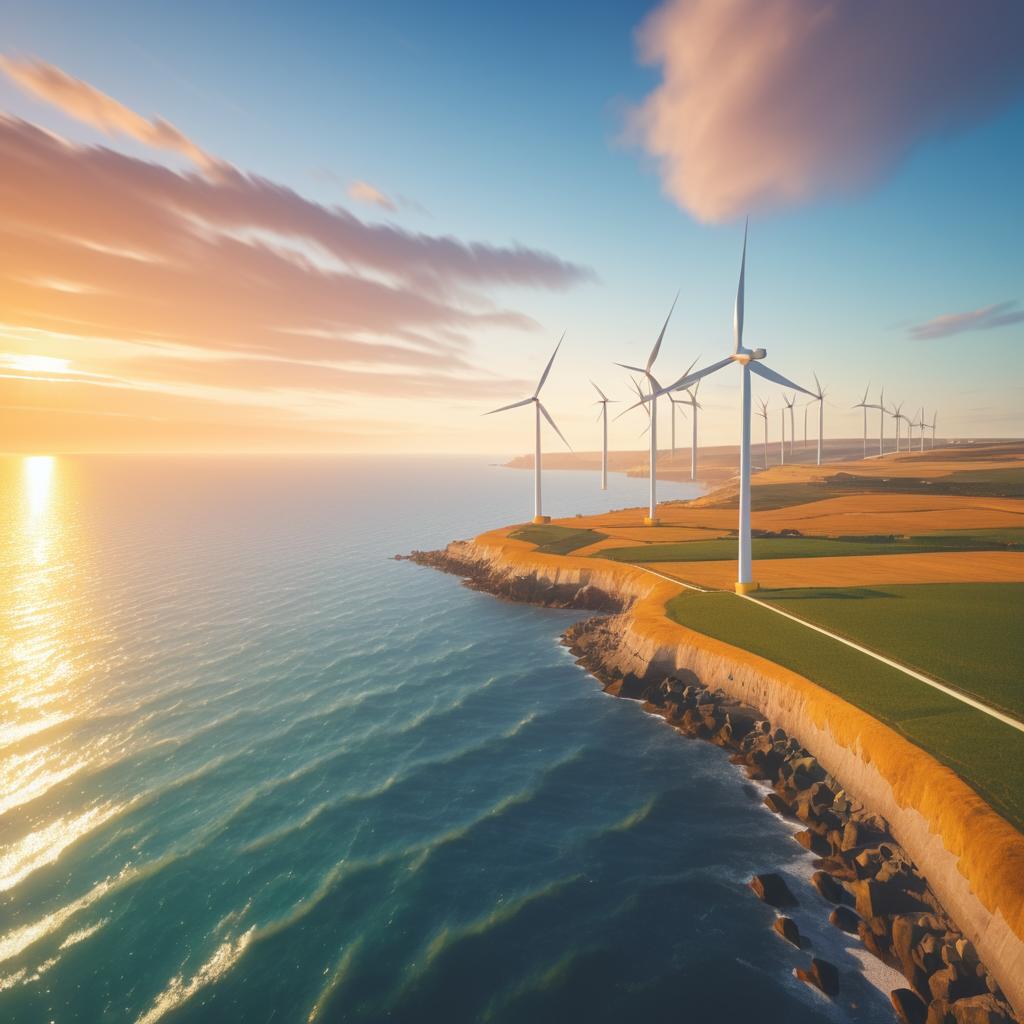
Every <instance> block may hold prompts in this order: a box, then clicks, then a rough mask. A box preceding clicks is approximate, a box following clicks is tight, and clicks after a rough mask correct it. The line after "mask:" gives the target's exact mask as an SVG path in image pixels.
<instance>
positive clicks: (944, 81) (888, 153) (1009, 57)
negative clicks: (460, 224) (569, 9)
mask: <svg viewBox="0 0 1024 1024" xmlns="http://www.w3.org/2000/svg"><path fill="white" fill-rule="evenodd" d="M1022 35H1024V4H1021V3H1020V2H1019V0H976V2H973V3H964V2H962V0H900V2H899V3H896V4H894V3H890V2H888V0H668V2H666V3H664V4H663V5H662V6H661V7H660V8H658V9H657V10H656V11H655V12H654V13H653V14H651V15H650V16H649V17H648V18H647V20H646V21H645V22H644V23H643V25H642V26H641V28H640V30H639V33H638V41H639V47H640V53H641V57H642V59H643V60H644V61H645V62H647V63H650V64H655V65H659V66H660V67H661V71H662V82H661V84H660V85H659V86H658V87H657V88H656V89H655V90H654V91H653V92H652V93H651V94H650V95H649V96H648V97H647V99H646V100H645V101H644V102H643V104H642V105H641V106H640V108H639V109H638V110H636V111H635V112H634V115H633V118H632V120H631V129H632V133H633V134H634V136H635V137H636V138H637V139H638V140H639V141H640V142H641V143H642V145H643V146H644V147H645V148H646V149H647V150H648V151H649V152H650V153H651V154H652V155H653V156H654V157H655V158H656V159H657V161H658V163H659V166H660V169H661V174H662V178H663V181H664V186H665V190H666V191H667V193H668V194H669V195H670V196H671V197H672V198H673V199H675V200H676V201H677V202H678V203H679V204H680V205H681V206H683V207H684V208H686V209H687V210H689V211H690V212H691V213H692V214H693V215H694V216H695V217H697V218H698V219H699V220H702V221H710V222H716V221H723V220H729V219H731V218H733V217H737V216H739V215H741V214H743V213H746V212H748V211H751V210H764V209H770V208H777V207H786V206H792V205H795V204H799V203H802V202H806V201H809V200H812V199H815V198H817V197H820V196H828V195H835V194H843V193H851V192H854V191H857V190H859V189H862V188H864V187H866V186H867V185H870V184H871V183H873V182H874V181H876V180H877V179H878V178H879V177H880V176H882V175H883V174H884V173H885V172H886V171H888V170H889V169H891V168H892V167H893V166H894V165H895V164H897V163H898V162H899V161H900V160H901V159H902V158H903V157H904V156H905V155H906V153H907V152H908V151H909V150H910V149H911V148H912V147H913V146H914V145H915V144H916V143H917V142H919V141H920V140H922V139H924V138H926V137H928V136H932V135H935V134H938V133H941V132H944V131H949V130H953V129H957V128H961V127H963V126H965V125H968V124H970V123H972V122H974V121H976V120H978V119H980V118H982V117H984V116H986V115H988V114H990V113H991V112H992V111H994V110H995V109H997V108H998V107H999V106H1000V105H1002V104H1003V103H1005V102H1007V101H1008V100H1009V99H1011V98H1012V97H1013V96H1014V95H1016V94H1017V93H1018V92H1019V91H1020V89H1021V86H1022V84H1024V61H1022V60H1021V54H1020V39H1021V36H1022Z"/></svg>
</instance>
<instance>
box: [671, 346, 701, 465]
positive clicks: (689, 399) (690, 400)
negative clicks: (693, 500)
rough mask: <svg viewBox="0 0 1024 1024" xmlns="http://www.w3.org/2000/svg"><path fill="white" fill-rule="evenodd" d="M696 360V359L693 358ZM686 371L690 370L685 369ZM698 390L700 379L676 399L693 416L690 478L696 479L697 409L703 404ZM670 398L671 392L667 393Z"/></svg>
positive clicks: (691, 365)
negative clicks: (686, 406) (688, 408)
mask: <svg viewBox="0 0 1024 1024" xmlns="http://www.w3.org/2000/svg"><path fill="white" fill-rule="evenodd" d="M694 362H696V360H694ZM693 365H694V364H693V363H691V364H690V370H692V369H693ZM686 372H687V373H689V372H690V371H689V370H687V371H686ZM699 390H700V381H697V386H696V387H694V388H687V390H686V391H685V392H684V394H685V395H686V398H680V399H679V400H678V401H679V402H680V403H681V404H683V405H688V406H689V407H690V415H691V416H692V417H693V424H692V427H693V435H692V437H691V438H690V479H691V480H696V479H697V410H698V409H703V408H704V406H703V405H701V404H700V402H698V401H697V392H698V391H699ZM669 397H670V398H671V397H672V395H671V392H670V393H669Z"/></svg>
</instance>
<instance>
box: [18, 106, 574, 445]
mask: <svg viewBox="0 0 1024 1024" xmlns="http://www.w3.org/2000/svg"><path fill="white" fill-rule="evenodd" d="M110 102H112V103H113V102H114V101H110ZM115 106H116V107H117V108H118V109H122V110H125V109H127V108H123V107H121V106H120V105H119V104H115ZM129 113H130V112H129ZM97 116H98V115H97ZM153 123H158V122H153ZM179 135H180V133H179ZM182 138H183V136H182ZM170 148H177V147H170ZM201 166H202V165H201ZM204 170H205V167H204ZM0 176H2V183H3V187H2V188H0V249H2V250H3V251H4V252H7V253H17V260H16V261H15V260H4V261H2V262H0V294H3V295H4V309H3V321H4V322H3V323H0V408H3V409H4V415H5V417H6V419H5V423H6V424H7V425H8V426H9V431H8V436H9V437H11V436H13V437H15V438H18V439H19V440H23V441H24V443H25V444H30V445H35V446H37V447H40V448H43V447H51V448H56V449H57V450H60V449H61V447H62V446H61V445H60V444H59V440H60V438H59V437H58V434H59V431H60V429H63V430H64V431H65V439H64V446H65V447H66V444H67V430H68V426H67V424H68V421H69V419H73V420H74V422H75V423H76V424H78V425H79V426H78V427H77V428H76V432H75V435H74V437H75V442H76V444H77V445H80V446H81V447H84V448H89V447H93V448H97V447H99V448H104V447H106V448H109V447H118V446H119V443H118V439H119V438H120V441H121V443H122V444H123V443H125V439H126V438H127V439H128V440H129V441H130V442H131V445H139V444H150V445H151V446H154V447H162V448H180V447H193V446H203V445H204V444H205V445H207V446H208V445H209V444H210V439H211V438H212V437H216V439H217V443H219V444H220V445H222V446H228V447H254V446H255V447H274V448H281V447H286V448H287V447H292V448H294V447H301V448H309V447H324V446H327V447H331V446H338V445H341V446H346V445H348V446H352V445H356V446H364V445H365V436H364V435H365V434H366V433H367V431H369V432H370V433H371V434H373V432H374V431H376V432H377V433H376V436H385V433H386V431H392V432H393V431H395V430H396V429H397V428H396V423H398V422H400V421H399V420H397V419H395V418H394V416H393V415H390V414H388V413H387V412H386V411H384V409H383V407H382V406H381V404H380V402H379V399H380V398H392V399H394V398H400V399H405V400H408V401H412V402H416V401H422V400H429V399H433V398H444V399H445V400H447V401H451V400H459V399H461V400H465V401H469V402H476V401H481V400H491V399H492V398H497V397H503V396H504V395H506V394H507V393H508V390H509V388H510V387H515V386H517V383H516V382H510V381H508V380H503V379H501V378H500V377H497V376H495V375H494V374H492V373H489V372H487V371H484V370H482V369H480V368H479V367H478V366H477V365H476V364H475V361H474V357H475V352H476V343H477V341H478V339H479V338H480V336H481V335H482V334H484V333H485V332H488V331H493V330H495V329H497V330H499V331H501V332H504V333H506V334H507V333H508V332H510V331H511V332H515V331H531V330H535V329H536V328H537V326H538V325H537V324H536V322H535V321H534V320H533V319H532V318H531V317H530V316H528V315H526V314H525V313H523V312H522V311H520V310H518V309H514V308H509V307H508V306H507V305H503V304H499V303H497V302H496V301H495V299H494V298H493V297H492V296H491V294H490V292H491V291H492V289H494V288H498V287H501V288H507V287H510V286H511V287H514V288H518V289H524V288H525V289H547V290H556V291H559V290H564V289H568V288H572V287H575V286H577V285H580V284H582V283H585V282H587V281H589V280H591V279H593V277H594V275H593V272H592V271H591V270H590V269H589V268H587V267H584V266H580V265H578V264H576V263H572V262H569V261H566V260H563V259H560V258H558V257H557V256H555V255H553V254H552V253H549V252H545V251H543V250H538V249H533V248H529V247H526V246H521V245H512V246H501V245H490V244H487V243H485V242H472V241H462V240H460V239H457V238H454V237H452V236H450V235H443V234H426V233H422V232H410V231H406V230H403V229H402V228H400V227H397V226H395V225H394V224H378V223H369V222H366V221H363V220H361V219H360V218H359V217H357V216H355V215H354V214H352V213H351V212H349V211H347V210H345V209H343V208H341V207H337V206H325V205H322V204H319V203H316V202H313V201H311V200H309V199H306V198H304V197H303V196H301V195H299V194H298V193H297V192H295V191H294V190H292V189H290V188H288V187H286V186H284V185H281V184H278V183H276V182H272V181H268V180H266V179H263V178H258V177H255V176H251V175H248V174H245V173H243V172H241V171H239V170H237V169H235V168H232V167H229V166H227V165H218V167H217V173H216V174H206V173H203V174H200V173H196V172H188V173H182V172H178V171H175V170H172V169H171V168H169V167H166V166H163V165H161V164H158V163H154V162H150V161H147V160H142V159H139V158H136V157H131V156H127V155H125V154H123V153H118V152H115V151H113V150H111V149H109V148H106V147H102V146H83V145H79V144H76V143H73V142H69V141H67V140H64V139H61V138H58V137H57V136H55V135H53V134H52V133H50V132H47V131H44V130H42V129H40V128H38V127H36V126H34V125H32V124H30V123H28V122H26V121H23V120H20V119H17V118H12V117H6V116H3V115H0ZM27 356H36V357H38V356H48V357H49V358H50V359H51V360H54V361H55V362H53V363H52V366H58V365H59V366H60V369H59V371H58V370H55V369H54V370H50V369H47V366H49V365H51V364H47V363H44V362H40V361H39V360H38V358H36V359H34V360H32V359H27V358H26V357H27ZM518 386H522V387H525V386H526V382H518ZM360 402H362V405H361V406H360ZM359 408H362V409H363V410H364V411H365V410H371V415H373V412H372V411H373V410H379V411H377V412H376V415H377V417H378V419H377V420H376V421H374V420H372V419H370V420H368V419H366V418H365V414H364V417H363V418H361V417H360V415H359V413H358V411H356V410H358V409H359ZM55 410H58V414H55ZM61 424H63V426H62V427H61ZM382 432H384V433H382ZM204 439H205V441H204Z"/></svg>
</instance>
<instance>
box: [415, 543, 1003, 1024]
mask: <svg viewBox="0 0 1024 1024" xmlns="http://www.w3.org/2000/svg"><path fill="white" fill-rule="evenodd" d="M408 557H409V558H410V560H412V561H415V562H417V563H418V564H421V565H427V566H431V567H433V568H436V569H440V570H442V571H445V572H449V573H454V574H456V575H459V576H462V577H463V579H464V581H465V583H466V585H467V586H470V587H472V588H474V589H478V590H483V591H486V592H488V593H491V594H494V595H496V596H499V597H503V598H506V599H509V600H516V601H527V602H531V603H536V604H541V605H545V606H548V607H558V608H578V609H582V610H588V611H601V612H606V613H619V612H623V611H625V610H626V609H627V608H628V606H629V604H630V603H631V600H632V598H631V597H630V596H629V595H626V596H622V595H621V594H618V593H615V592H614V591H613V590H612V588H607V589H603V588H601V587H598V586H595V585H594V584H593V583H592V582H590V581H588V580H582V579H570V578H566V579H549V578H546V577H543V576H541V575H539V574H537V573H535V572H529V571H527V572H514V571H509V569H508V567H507V566H505V567H503V566H499V565H496V564H495V563H494V562H493V561H490V560H488V559H482V558H480V557H478V555H477V553H476V552H475V550H474V548H473V546H472V545H471V544H466V543H456V544H453V545H451V546H449V548H448V549H447V550H445V551H433V552H419V551H416V552H413V553H412V554H411V555H410V556H408ZM624 618H625V616H621V615H615V616H613V617H609V616H608V615H604V616H595V617H591V618H588V619H585V620H584V621H582V622H579V623H576V624H575V625H574V626H572V627H570V628H569V629H568V630H567V631H566V633H565V634H564V636H563V642H564V643H565V644H566V645H567V646H568V647H569V649H570V650H571V651H572V653H573V654H574V655H575V657H576V660H577V663H578V664H580V665H581V666H583V667H585V668H586V669H587V670H588V671H589V672H590V673H591V674H593V675H594V676H595V677H596V678H597V679H598V680H599V681H600V682H601V684H602V685H603V687H604V689H605V691H606V692H608V693H610V694H612V695H614V696H618V697H623V698H627V699H633V700H639V701H642V702H643V704H644V707H645V709H646V710H647V711H649V712H651V713H652V714H658V715H661V716H662V717H664V718H665V719H666V721H667V722H668V723H669V724H670V725H672V726H673V727H674V728H675V729H676V730H677V731H678V732H679V733H681V734H682V735H684V736H686V737H689V738H694V739H702V740H705V741H708V742H711V743H714V744H716V745H718V746H720V747H723V748H725V749H727V750H729V751H731V758H730V760H732V761H733V763H734V764H736V765H738V766H739V767H740V768H741V769H742V770H743V771H744V772H745V773H746V774H747V776H748V777H749V778H751V779H753V780H757V781H759V782H761V783H763V784H764V785H765V786H767V787H770V789H769V791H768V793H767V795H766V796H765V799H764V802H765V804H766V805H767V806H768V807H769V809H770V810H772V811H773V812H774V813H776V814H780V815H783V816H785V817H787V818H789V819H791V820H793V821H794V822H796V823H799V824H800V825H802V826H803V827H802V828H801V829H800V830H799V831H797V833H796V834H795V837H794V838H795V839H796V841H797V842H799V843H800V844H801V845H802V846H804V847H805V848H806V849H807V850H809V851H810V852H811V853H813V854H815V855H816V857H817V861H816V862H815V868H816V871H815V874H814V876H813V879H812V882H813V885H814V887H815V889H816V890H817V892H818V893H819V895H820V897H821V912H822V914H823V915H827V917H828V920H829V922H831V924H832V925H833V926H834V927H837V928H841V929H843V930H844V931H846V932H849V933H851V934H856V935H858V936H859V937H860V940H861V941H862V943H863V944H864V946H865V948H866V949H867V950H868V951H869V952H871V953H872V954H873V955H874V956H876V957H878V958H879V959H880V960H882V961H883V962H885V963H886V964H888V965H889V966H890V967H892V968H894V969H895V970H897V971H899V972H900V973H901V974H902V975H903V976H904V977H905V978H906V979H907V986H906V987H905V988H898V989H896V990H894V991H893V992H892V994H891V999H892V1004H893V1008H894V1011H895V1014H896V1017H897V1019H899V1020H901V1021H904V1022H907V1024H1010V1022H1013V1021H1016V1020H1017V1019H1018V1018H1017V1017H1016V1016H1015V1015H1014V1012H1013V1009H1012V1007H1011V1005H1010V1003H1009V1001H1008V1000H1007V999H1006V998H1005V997H1004V995H1003V993H1002V992H1001V990H1000V987H999V985H998V983H997V982H996V980H995V978H994V977H993V976H992V974H991V973H990V972H989V971H988V970H986V968H985V966H984V965H983V964H982V962H981V960H980V958H979V956H978V952H977V950H976V948H975V946H974V944H973V943H972V942H971V941H970V940H969V939H968V938H967V937H966V936H965V935H964V934H962V932H961V931H960V930H959V929H958V928H957V926H956V924H955V923H954V921H953V920H952V918H951V917H950V916H949V914H947V912H946V911H945V909H944V908H943V906H942V904H941V902H940V900H939V898H938V897H937V896H936V894H935V892H934V891H933V890H932V888H931V886H930V885H929V884H928V881H927V879H926V878H925V877H924V876H923V874H922V873H921V871H920V870H918V868H917V866H916V865H915V864H914V862H913V860H912V858H911V857H910V855H909V854H908V853H907V852H906V850H905V849H903V847H902V846H901V845H900V844H899V843H898V842H897V841H896V839H895V838H894V836H893V834H892V830H891V828H890V826H889V823H888V822H887V821H886V820H885V819H883V818H882V817H881V816H879V815H878V814H876V813H874V812H873V811H872V810H871V809H870V808H868V807H866V806H864V805H863V803H861V802H859V801H858V800H856V799H855V798H853V797H852V796H851V795H850V794H849V793H848V792H847V791H846V789H844V787H843V784H842V781H841V780H840V779H838V778H835V777H834V776H833V775H831V774H830V773H829V772H828V771H827V770H826V769H825V768H824V767H823V766H822V764H821V763H820V762H819V761H818V759H817V758H816V757H815V756H814V754H813V753H812V752H811V751H810V750H808V749H806V748H805V747H804V746H802V745H801V744H800V743H799V742H798V741H797V740H796V739H795V738H794V737H792V736H790V735H787V733H786V732H785V731H784V730H783V729H782V728H781V727H779V726H778V724H774V725H773V723H771V722H769V721H767V720H766V719H765V717H764V716H763V714H762V713H761V712H760V711H758V710H757V709H755V708H753V707H750V706H747V705H745V704H744V703H742V702H739V701H737V699H736V698H735V697H734V696H730V695H729V694H728V693H727V692H726V691H725V690H724V689H721V688H715V687H713V686H709V685H706V682H705V681H704V680H701V679H699V678H698V677H697V675H696V674H694V673H693V672H692V671H687V670H685V669H683V670H681V671H680V670H677V671H675V672H671V673H667V672H665V671H664V670H663V669H661V670H659V669H658V668H657V667H656V666H655V664H653V663H652V662H650V661H649V660H647V661H644V660H639V661H638V659H637V658H636V656H635V654H636V652H635V651H629V650H624V649H623V647H624V644H626V645H628V643H629V640H628V631H626V630H624V629H623V621H622V620H623V619H624ZM629 666H632V667H633V669H639V671H636V670H631V669H630V668H629ZM768 867H770V865H766V868H768ZM751 889H752V890H753V893H754V894H755V895H756V896H757V897H758V898H760V899H762V900H763V901H765V902H766V903H768V904H770V905H771V906H773V907H775V908H776V910H777V911H778V913H779V916H778V917H777V918H776V921H775V925H774V927H775V929H776V931H778V932H779V934H780V935H781V936H782V937H783V938H785V939H786V940H788V941H789V942H790V943H792V944H793V945H794V946H795V947H797V948H800V949H804V947H805V946H806V945H807V942H806V940H805V939H804V938H803V937H802V936H801V935H800V932H799V929H798V927H797V925H796V922H795V921H793V920H792V919H791V918H789V917H787V916H786V915H785V909H786V907H789V906H793V905H795V903H796V898H795V897H794V896H793V894H792V892H790V891H789V889H788V887H787V886H786V883H785V881H784V880H783V879H782V878H781V877H780V876H779V875H776V874H774V873H772V872H770V871H766V872H765V873H764V874H759V875H756V876H755V877H754V878H753V879H751ZM794 973H795V974H796V976H797V977H798V978H800V979H801V980H802V981H804V982H806V983H807V984H810V985H813V986H815V987H816V988H818V989H820V990H821V991H822V992H823V993H824V994H825V995H826V996H829V997H834V996H836V995H837V994H838V993H839V991H840V990H841V988H842V977H841V973H840V972H839V971H838V970H837V968H836V967H835V966H834V965H833V964H831V963H829V962H828V961H826V960H823V959H820V958H817V957H813V956H810V955H808V957H807V962H806V964H805V965H803V966H799V967H797V968H796V969H795V972H794Z"/></svg>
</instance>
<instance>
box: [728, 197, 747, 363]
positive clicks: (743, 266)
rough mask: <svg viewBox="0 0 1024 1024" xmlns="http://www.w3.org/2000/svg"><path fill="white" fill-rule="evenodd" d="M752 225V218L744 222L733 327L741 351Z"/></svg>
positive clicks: (737, 345) (737, 348) (737, 349)
mask: <svg viewBox="0 0 1024 1024" xmlns="http://www.w3.org/2000/svg"><path fill="white" fill-rule="evenodd" d="M749 226H750V218H749V217H748V218H747V219H746V220H745V221H744V222H743V256H742V257H741V259H740V283H739V287H738V288H737V289H736V308H735V310H734V311H733V317H732V329H733V334H734V335H735V337H736V348H735V349H734V350H733V351H735V352H739V350H740V349H741V348H742V347H743V279H744V277H745V276H746V272H747V228H748V227H749Z"/></svg>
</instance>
